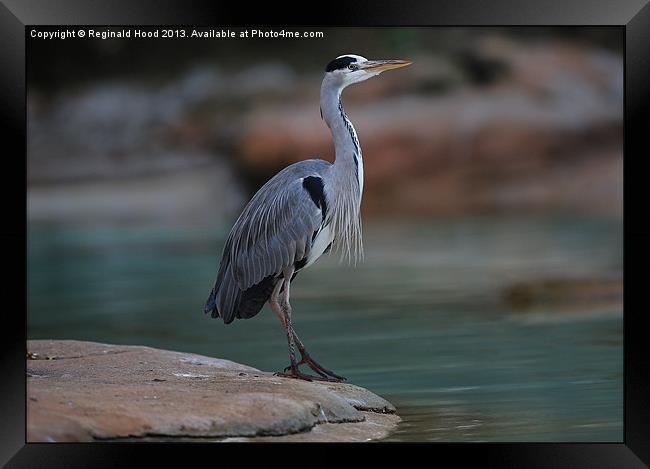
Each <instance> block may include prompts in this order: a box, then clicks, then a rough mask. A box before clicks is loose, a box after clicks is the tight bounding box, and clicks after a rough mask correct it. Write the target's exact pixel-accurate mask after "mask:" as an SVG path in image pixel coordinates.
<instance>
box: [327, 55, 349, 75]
mask: <svg viewBox="0 0 650 469" xmlns="http://www.w3.org/2000/svg"><path fill="white" fill-rule="evenodd" d="M356 61H357V59H356V58H354V57H348V56H345V57H339V58H338V59H334V60H332V61H331V62H330V63H328V64H327V67H325V71H326V72H332V71H334V70H340V69H342V68H345V67H347V66H348V65H350V64H351V63H354V62H356Z"/></svg>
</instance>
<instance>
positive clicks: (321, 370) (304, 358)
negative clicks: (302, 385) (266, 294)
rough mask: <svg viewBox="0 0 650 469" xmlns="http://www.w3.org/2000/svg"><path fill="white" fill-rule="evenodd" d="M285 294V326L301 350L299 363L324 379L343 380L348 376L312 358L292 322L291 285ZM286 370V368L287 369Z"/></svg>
mask: <svg viewBox="0 0 650 469" xmlns="http://www.w3.org/2000/svg"><path fill="white" fill-rule="evenodd" d="M285 278H289V279H290V278H291V276H288V277H287V276H286V275H285ZM283 293H284V294H283V295H282V298H281V305H280V306H281V309H282V311H284V313H285V327H286V329H287V334H291V335H292V336H293V340H294V343H295V344H296V346H297V347H298V351H299V352H300V362H299V363H298V365H302V364H303V363H305V364H307V365H308V366H309V368H311V369H312V370H314V371H315V372H316V373H318V374H319V375H320V376H322V377H323V378H324V379H326V380H328V381H343V380H345V379H346V378H344V377H343V376H339V375H337V374H336V373H334V372H333V371H330V370H328V369H327V368H325V367H323V366H322V365H320V364H319V363H318V362H317V361H316V360H314V359H313V358H311V357H310V356H309V353H307V350H306V349H305V346H304V345H303V343H302V341H301V340H300V338H298V334H296V331H295V330H294V328H293V325H292V324H291V304H290V303H289V287H288V286H287V285H285V287H284V292H283ZM285 371H286V370H285Z"/></svg>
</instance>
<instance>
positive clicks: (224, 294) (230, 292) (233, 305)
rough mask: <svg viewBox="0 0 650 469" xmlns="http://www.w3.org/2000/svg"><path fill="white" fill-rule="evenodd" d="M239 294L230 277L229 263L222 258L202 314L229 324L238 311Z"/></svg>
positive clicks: (239, 291) (232, 278) (235, 283)
mask: <svg viewBox="0 0 650 469" xmlns="http://www.w3.org/2000/svg"><path fill="white" fill-rule="evenodd" d="M241 293H242V292H241V290H240V289H239V287H238V286H237V282H236V281H235V279H234V277H233V275H232V272H231V268H230V262H229V260H228V259H227V258H226V257H224V258H223V259H222V260H221V265H220V266H219V273H218V274H217V280H216V282H215V284H214V287H213V288H212V291H211V292H210V296H208V300H207V301H206V302H205V306H204V307H203V312H204V313H205V314H208V313H210V316H212V317H213V318H219V317H220V318H221V319H223V322H225V323H226V324H230V323H231V322H232V321H233V319H235V315H236V313H237V310H238V309H239V303H240V301H241Z"/></svg>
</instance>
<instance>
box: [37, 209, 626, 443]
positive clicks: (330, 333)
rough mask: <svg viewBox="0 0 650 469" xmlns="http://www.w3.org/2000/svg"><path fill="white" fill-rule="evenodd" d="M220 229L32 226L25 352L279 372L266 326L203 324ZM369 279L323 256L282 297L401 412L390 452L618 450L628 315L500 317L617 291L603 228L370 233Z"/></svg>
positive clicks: (325, 357) (277, 347)
mask: <svg viewBox="0 0 650 469" xmlns="http://www.w3.org/2000/svg"><path fill="white" fill-rule="evenodd" d="M228 228H229V227H227V226H223V227H221V228H220V229H215V230H208V229H205V228H199V227H191V226H190V227H188V226H184V227H170V226H164V227H163V226H133V225H105V226H74V225H40V224H39V225H36V224H32V225H31V226H30V231H29V245H28V246H29V249H28V262H29V264H28V267H29V269H28V282H29V283H28V288H29V291H28V336H29V338H59V339H81V340H94V341H100V342H108V343H119V344H139V345H149V346H155V347H161V348H167V349H173V350H180V351H187V352H195V353H200V354H205V355H210V356H215V357H222V358H228V359H231V360H234V361H237V362H241V363H245V364H248V365H252V366H255V367H258V368H260V369H263V370H270V371H274V370H280V369H281V368H283V367H284V366H285V365H286V364H287V363H288V358H287V352H286V340H285V335H284V333H283V330H282V328H281V326H280V325H279V323H278V321H277V318H276V317H275V316H274V315H273V313H272V312H271V311H270V310H269V309H265V310H263V311H262V312H261V313H260V314H259V315H258V316H257V317H255V318H254V319H251V320H246V321H236V322H234V323H233V324H231V325H229V326H225V325H224V324H223V323H221V322H220V321H218V320H213V319H210V318H208V317H206V316H204V315H203V314H202V306H203V302H204V300H205V299H206V296H207V294H208V292H209V290H210V287H211V282H212V280H213V279H214V275H215V273H216V267H217V262H218V260H217V256H218V254H220V252H221V246H222V243H223V241H224V238H225V236H226V235H227V230H228ZM364 244H365V251H366V258H365V262H364V263H363V264H361V265H359V266H357V267H356V268H352V267H349V266H348V265H347V264H342V265H341V264H339V263H338V262H337V258H336V257H335V256H334V255H332V256H331V257H329V258H324V259H321V260H320V261H319V262H318V263H317V264H316V265H314V266H313V267H311V268H310V269H308V270H306V271H304V272H301V274H300V275H299V276H298V277H297V278H296V280H295V282H294V287H293V288H292V304H293V307H294V316H293V317H294V323H295V325H296V329H297V331H298V333H299V335H300V337H301V338H302V340H303V342H304V343H305V345H306V346H307V348H308V350H309V351H310V353H311V355H312V356H314V357H315V358H316V359H317V360H318V361H320V362H321V363H322V364H323V365H325V366H327V367H329V368H330V369H333V370H334V371H336V372H338V373H339V374H342V375H344V376H347V377H348V381H349V382H352V383H354V384H357V385H360V386H363V387H367V388H369V389H371V390H372V391H374V392H376V393H378V394H380V395H382V396H384V397H386V398H387V399H389V400H390V401H391V402H393V403H394V404H395V405H396V406H397V408H398V412H399V414H400V415H401V416H402V418H403V422H402V424H400V427H399V429H398V430H397V431H396V432H395V433H394V434H393V435H392V436H391V437H390V438H389V440H394V441H622V439H623V319H622V311H621V307H620V306H616V305H614V306H612V305H610V306H607V305H603V306H591V307H589V308H587V309H586V310H585V309H584V308H582V309H578V310H576V309H575V308H572V307H562V306H554V307H546V308H544V307H541V308H540V307H537V308H533V309H532V310H527V311H518V310H516V309H514V308H513V307H511V306H508V304H506V303H505V302H504V301H503V300H502V296H501V292H502V289H503V288H504V287H507V286H508V285H511V284H512V283H514V282H518V281H522V280H524V281H528V280H535V279H542V278H555V277H567V276H568V277H574V278H580V277H593V276H599V277H602V276H614V277H617V276H620V275H621V272H622V262H623V261H622V259H623V253H622V246H623V241H622V225H621V223H620V221H611V220H609V221H608V220H593V219H592V220H576V219H516V220H514V219H471V220H444V221H438V222H436V223H401V224H399V225H396V224H388V223H383V224H382V223H375V224H370V223H366V224H365V225H364Z"/></svg>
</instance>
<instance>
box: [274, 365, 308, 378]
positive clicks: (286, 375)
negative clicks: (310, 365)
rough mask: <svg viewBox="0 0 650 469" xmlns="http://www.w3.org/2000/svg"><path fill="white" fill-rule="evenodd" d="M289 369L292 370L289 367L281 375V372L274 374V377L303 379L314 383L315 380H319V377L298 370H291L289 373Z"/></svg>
mask: <svg viewBox="0 0 650 469" xmlns="http://www.w3.org/2000/svg"><path fill="white" fill-rule="evenodd" d="M287 369H289V370H291V367H290V366H289V367H287V368H285V369H284V370H285V371H284V372H283V373H281V372H279V371H278V372H277V373H273V376H280V377H282V378H294V379H302V380H304V381H314V380H318V379H319V378H318V377H317V376H311V375H308V374H305V373H302V372H300V371H298V370H297V369H296V370H291V371H289V372H287Z"/></svg>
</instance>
